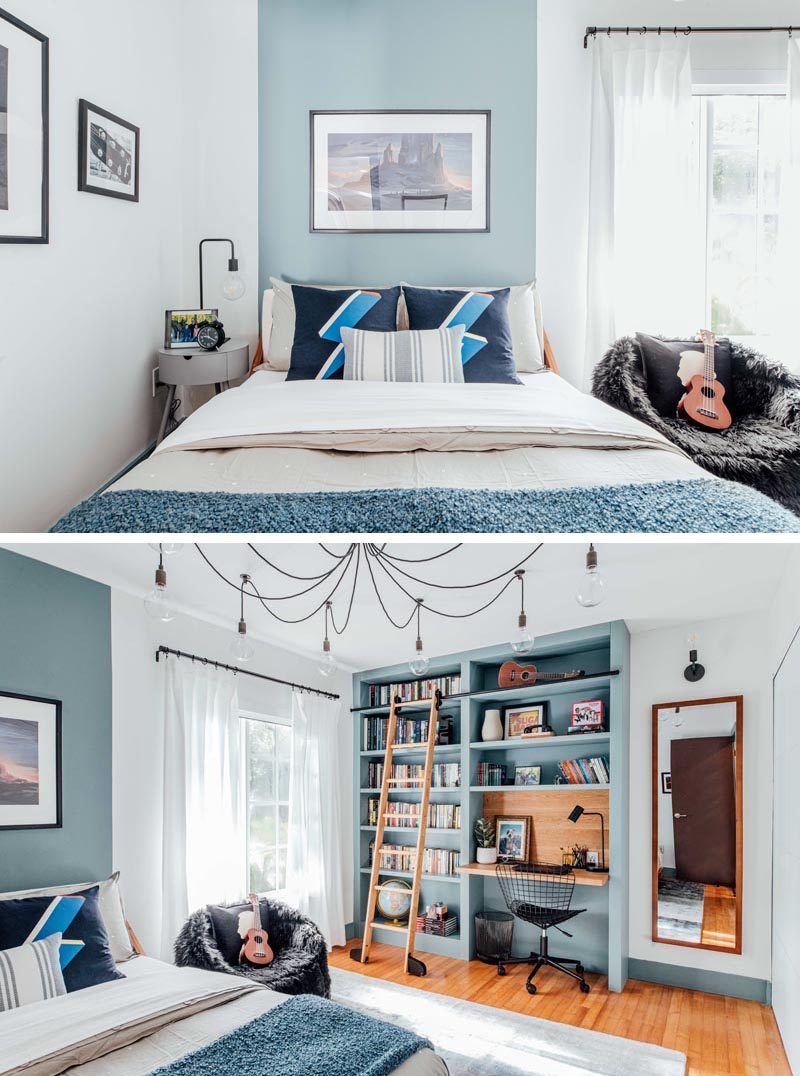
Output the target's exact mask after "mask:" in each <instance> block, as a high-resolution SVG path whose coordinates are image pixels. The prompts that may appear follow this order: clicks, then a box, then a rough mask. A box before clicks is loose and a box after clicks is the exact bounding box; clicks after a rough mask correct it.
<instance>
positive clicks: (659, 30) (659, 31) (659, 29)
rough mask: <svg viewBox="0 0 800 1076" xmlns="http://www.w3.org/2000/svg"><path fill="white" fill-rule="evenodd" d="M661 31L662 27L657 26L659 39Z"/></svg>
mask: <svg viewBox="0 0 800 1076" xmlns="http://www.w3.org/2000/svg"><path fill="white" fill-rule="evenodd" d="M661 30H662V27H660V26H659V28H658V36H659V37H661Z"/></svg>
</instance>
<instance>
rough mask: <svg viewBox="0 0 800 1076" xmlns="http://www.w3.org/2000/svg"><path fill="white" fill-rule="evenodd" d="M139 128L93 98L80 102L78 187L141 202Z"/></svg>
mask: <svg viewBox="0 0 800 1076" xmlns="http://www.w3.org/2000/svg"><path fill="white" fill-rule="evenodd" d="M140 155H141V133H140V131H139V128H138V127H136V126H134V124H132V123H128V121H127V120H123V119H120V117H119V116H115V115H114V114H113V112H107V111H106V109H104V108H100V107H99V106H98V105H93V104H91V103H90V102H89V101H84V100H81V101H79V103H78V190H79V191H87V192H88V193H89V194H103V195H105V196H106V197H107V198H122V199H124V200H125V201H127V202H138V201H139V157H140Z"/></svg>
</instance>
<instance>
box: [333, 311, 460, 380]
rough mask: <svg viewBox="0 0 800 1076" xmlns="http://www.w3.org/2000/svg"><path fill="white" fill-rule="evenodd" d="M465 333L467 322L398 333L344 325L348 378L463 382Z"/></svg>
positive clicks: (343, 333) (346, 372) (345, 373)
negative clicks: (444, 327) (375, 331)
mask: <svg viewBox="0 0 800 1076" xmlns="http://www.w3.org/2000/svg"><path fill="white" fill-rule="evenodd" d="M463 336H464V326H463V325H456V326H455V327H454V328H452V329H429V330H428V331H426V332H422V331H419V330H417V331H412V332H397V333H370V332H364V331H363V330H362V329H346V328H343V329H342V342H343V343H344V379H345V381H426V382H428V383H429V384H430V383H437V384H440V385H441V384H454V383H455V384H463V382H464V365H463V363H462V361H461V341H462V339H463Z"/></svg>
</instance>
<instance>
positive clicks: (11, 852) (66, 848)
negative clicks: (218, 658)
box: [0, 549, 112, 892]
mask: <svg viewBox="0 0 800 1076" xmlns="http://www.w3.org/2000/svg"><path fill="white" fill-rule="evenodd" d="M110 593H111V592H110V590H109V588H108V587H106V586H102V585H101V584H100V583H95V582H92V581H91V580H89V579H84V578H83V577H82V576H78V575H73V574H72V573H71V572H64V571H61V570H60V569H59V568H53V567H51V566H50V565H47V564H42V563H40V562H39V561H35V560H31V559H29V558H28V557H22V556H19V555H18V554H16V553H10V552H8V551H7V550H4V549H0V691H13V692H16V693H17V694H20V695H37V696H41V697H43V698H49V699H61V701H62V703H63V706H62V717H61V733H62V801H63V807H62V814H63V826H62V828H61V829H29V830H24V829H22V830H0V891H2V892H5V891H9V890H13V889H27V888H33V887H36V886H42V885H57V884H61V883H63V884H67V883H69V882H83V881H90V880H93V879H96V878H105V877H106V876H107V875H109V874H110V873H111V870H112V865H111V864H112V851H111V598H110Z"/></svg>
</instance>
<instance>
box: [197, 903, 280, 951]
mask: <svg viewBox="0 0 800 1076" xmlns="http://www.w3.org/2000/svg"><path fill="white" fill-rule="evenodd" d="M259 907H260V909H261V926H262V927H263V928H264V930H265V931H266V932H267V933H269V904H268V903H267V902H266V901H265V900H262V901H259ZM206 911H207V912H208V917H209V919H210V920H211V930H212V932H213V935H214V941H215V942H216V943H217V948H218V949H219V951H220V953H221V954H222V956H223V958H224V960H225V962H226V963H227V964H230V965H231V966H232V967H235V966H236V965H237V964H238V963H239V952H240V951H241V948H242V946H243V945H244V938H243V937H242V936H241V934H240V933H239V916H240V915H241V914H242V912H250V913H251V914H250V916H249V917H248V919H247V930H250V928H251V927H252V925H253V919H252V911H253V906H252V904H249V903H248V904H236V905H234V906H233V907H231V908H218V907H217V906H216V905H214V904H209V905H207V907H206ZM245 933H247V931H245Z"/></svg>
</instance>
